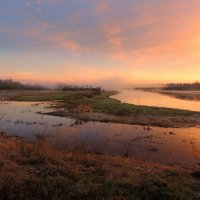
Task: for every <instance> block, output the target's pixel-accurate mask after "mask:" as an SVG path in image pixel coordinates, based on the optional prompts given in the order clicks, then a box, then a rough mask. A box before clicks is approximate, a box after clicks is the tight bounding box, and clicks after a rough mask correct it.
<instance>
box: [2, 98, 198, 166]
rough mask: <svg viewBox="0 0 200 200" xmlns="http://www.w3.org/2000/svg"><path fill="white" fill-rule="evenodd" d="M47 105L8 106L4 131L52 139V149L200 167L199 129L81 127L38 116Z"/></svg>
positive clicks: (71, 121) (4, 109)
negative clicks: (44, 136) (199, 164)
mask: <svg viewBox="0 0 200 200" xmlns="http://www.w3.org/2000/svg"><path fill="white" fill-rule="evenodd" d="M44 107H45V104H40V105H38V104H37V105H36V104H33V103H22V102H6V103H1V104H0V116H1V115H3V114H5V115H4V117H3V119H2V121H1V123H0V125H1V127H0V129H1V130H2V131H4V132H6V134H8V135H18V136H22V137H25V138H27V139H33V138H34V135H37V134H44V135H49V136H50V137H49V142H50V143H51V144H52V145H56V146H60V147H64V148H69V149H74V148H81V150H83V151H92V152H96V153H102V154H111V155H116V154H120V155H126V156H127V155H130V156H134V157H136V158H139V159H142V160H148V161H157V162H162V163H169V164H183V165H186V166H190V167H195V166H197V164H198V163H200V153H199V150H200V129H199V128H173V129H169V128H158V127H143V126H135V125H134V126H133V125H123V124H112V123H97V122H85V123H79V122H77V121H76V120H74V119H71V118H62V117H55V116H48V115H41V114H37V112H41V111H42V112H44V111H46V109H45V108H44Z"/></svg>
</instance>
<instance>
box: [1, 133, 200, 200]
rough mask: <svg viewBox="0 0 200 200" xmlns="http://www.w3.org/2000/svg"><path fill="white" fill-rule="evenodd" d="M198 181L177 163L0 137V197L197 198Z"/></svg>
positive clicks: (199, 194)
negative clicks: (52, 146)
mask: <svg viewBox="0 0 200 200" xmlns="http://www.w3.org/2000/svg"><path fill="white" fill-rule="evenodd" d="M199 191H200V181H199V179H198V178H196V179H195V178H194V177H192V175H190V172H189V171H187V170H184V169H182V168H178V167H171V166H165V165H160V164H155V163H145V162H142V161H138V160H134V159H132V158H123V157H111V156H102V155H95V154H89V153H81V151H72V152H68V151H65V150H63V149H55V148H51V147H50V146H48V145H47V144H46V142H45V138H44V137H37V139H36V141H34V142H27V141H25V140H23V139H17V138H8V137H4V136H1V137H0V199H2V200H4V199H6V200H7V199H19V200H20V199H147V200H148V199H153V200H156V199H185V200H189V199H198V198H199V197H200V192H199Z"/></svg>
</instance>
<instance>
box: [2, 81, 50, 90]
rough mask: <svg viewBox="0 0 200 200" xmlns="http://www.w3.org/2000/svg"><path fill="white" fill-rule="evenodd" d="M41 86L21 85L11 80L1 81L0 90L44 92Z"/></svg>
mask: <svg viewBox="0 0 200 200" xmlns="http://www.w3.org/2000/svg"><path fill="white" fill-rule="evenodd" d="M45 89H47V88H45V87H43V86H41V85H37V84H36V85H32V84H23V83H20V82H19V81H13V80H12V79H1V80H0V90H45Z"/></svg>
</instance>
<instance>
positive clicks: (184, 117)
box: [0, 91, 200, 127]
mask: <svg viewBox="0 0 200 200" xmlns="http://www.w3.org/2000/svg"><path fill="white" fill-rule="evenodd" d="M116 93H117V92H116V91H102V92H101V94H99V95H96V94H94V93H93V92H92V91H65V92H63V91H38V92H35V91H34V92H31V91H28V92H26V91H25V92H24V91H21V92H17V91H15V92H12V91H4V92H1V93H0V97H1V98H2V99H7V100H14V101H34V102H36V101H39V102H41V101H49V102H53V103H52V105H51V106H50V108H51V109H54V110H53V111H52V112H48V113H46V114H50V115H56V116H63V117H68V116H71V117H73V118H76V119H79V120H85V121H101V122H114V123H124V124H137V125H145V126H159V127H193V126H198V125H199V123H200V112H195V111H188V110H180V109H170V108H163V107H153V106H141V105H133V104H128V103H122V102H120V101H119V100H116V99H113V98H111V96H112V95H114V94H116Z"/></svg>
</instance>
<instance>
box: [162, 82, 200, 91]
mask: <svg viewBox="0 0 200 200" xmlns="http://www.w3.org/2000/svg"><path fill="white" fill-rule="evenodd" d="M164 90H200V83H199V82H198V81H196V82H194V83H170V84H167V85H166V86H165V87H164Z"/></svg>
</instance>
